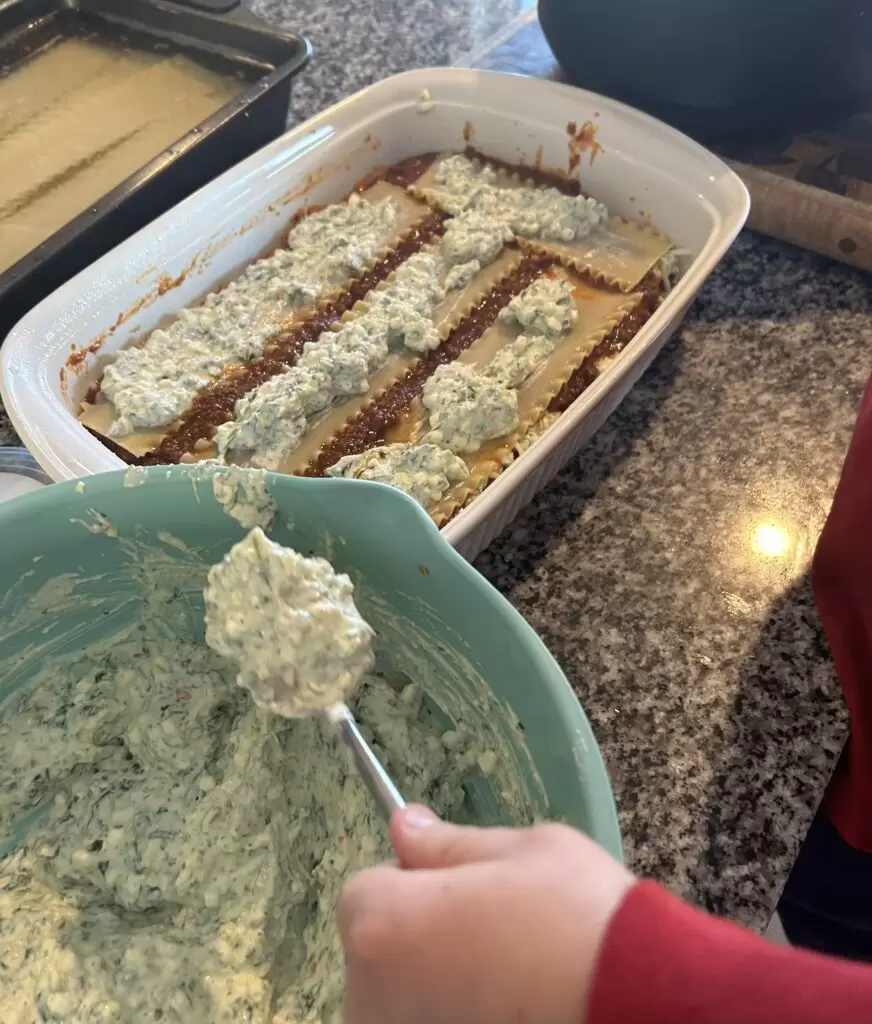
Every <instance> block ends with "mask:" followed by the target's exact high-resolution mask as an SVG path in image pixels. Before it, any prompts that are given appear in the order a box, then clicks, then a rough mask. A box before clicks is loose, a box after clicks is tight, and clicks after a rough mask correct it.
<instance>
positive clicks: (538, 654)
mask: <svg viewBox="0 0 872 1024" xmlns="http://www.w3.org/2000/svg"><path fill="white" fill-rule="evenodd" d="M221 468H223V467H220V466H218V465H216V466H215V467H214V469H213V470H212V472H214V471H220V469H221ZM192 470H193V473H192ZM128 472H129V470H113V471H111V472H108V473H100V474H96V475H94V476H88V477H86V478H84V480H82V481H77V480H67V481H64V482H63V483H56V484H51V485H49V486H47V487H42V488H40V489H39V490H36V491H31V492H29V493H26V494H22V495H20V496H18V497H15V498H11V499H9V500H8V501H5V502H0V536H3V535H4V534H6V532H7V530H8V529H9V528H10V527H11V526H13V525H17V524H20V523H21V522H23V521H25V520H27V519H29V518H30V517H31V516H32V515H33V514H34V513H37V512H41V511H44V510H46V509H50V508H51V506H53V505H55V506H57V507H58V508H59V509H60V508H63V507H64V503H65V500H69V499H74V500H79V501H81V503H82V504H83V505H86V506H88V507H90V506H92V505H95V503H96V505H97V506H99V499H100V497H101V496H103V495H107V494H111V493H115V492H117V491H119V490H120V489H122V488H125V486H126V489H128V490H133V491H135V490H137V488H136V487H132V488H131V485H130V484H129V483H127V484H126V485H125V477H126V476H127V473H128ZM141 473H145V474H146V476H145V478H144V480H143V483H144V484H146V485H148V486H152V487H154V486H158V487H160V486H162V485H170V484H171V483H173V481H178V480H179V479H182V480H184V481H185V482H187V483H189V484H190V483H191V482H193V481H196V482H198V483H199V482H202V481H204V480H208V479H209V478H210V476H211V474H210V472H209V470H207V471H206V472H205V473H204V471H203V463H199V464H197V463H194V464H192V465H179V466H172V467H167V466H152V467H147V468H139V467H137V474H141ZM194 473H196V476H194V475H193V474H194ZM266 481H267V485H268V488H269V490H270V493H271V494H272V496H273V498H274V499H275V500H276V502H277V503H278V504H279V507H280V508H282V506H283V505H284V504H285V499H284V495H285V494H293V493H308V494H312V493H313V492H316V493H318V494H319V495H320V497H321V499H322V500H327V501H330V500H333V501H335V502H336V503H337V504H340V503H344V502H346V501H348V500H349V493H352V494H353V495H354V498H353V499H352V500H355V501H356V500H359V499H360V497H361V495H362V493H366V492H362V491H361V488H368V489H369V492H370V494H371V495H372V496H373V497H374V498H375V499H376V500H377V501H380V502H381V503H383V504H384V503H387V504H388V505H392V506H394V508H393V509H392V513H395V514H396V515H397V516H398V517H402V516H404V517H405V518H406V519H407V520H408V521H409V522H410V524H411V527H412V529H414V530H415V531H417V536H416V541H417V542H419V543H420V544H421V549H422V557H423V560H425V559H426V557H427V556H430V555H432V556H435V557H436V558H437V559H442V560H443V561H444V562H445V563H447V564H448V566H449V567H450V568H451V570H452V571H453V572H454V573H456V574H457V575H459V576H460V577H461V579H463V580H464V581H465V582H466V584H467V585H468V586H469V587H470V588H472V589H473V590H475V591H476V592H477V594H478V595H479V596H480V598H481V599H482V600H484V601H486V602H488V603H489V604H490V605H491V607H492V608H493V609H494V610H495V611H496V612H497V614H498V615H499V616H500V617H501V618H502V619H503V621H504V622H505V624H506V628H507V629H509V630H511V631H513V632H514V633H515V635H516V637H517V639H518V641H519V643H521V644H522V646H524V648H525V649H526V650H527V652H528V653H529V656H530V659H531V661H532V663H533V665H534V667H535V670H536V673H537V674H538V676H539V678H540V679H541V681H542V682H544V683H545V685H546V686H547V687H548V693H549V694H550V696H551V699H552V700H553V701H554V703H555V705H556V710H557V713H558V715H559V717H560V719H561V720H562V721H563V722H564V723H565V724H566V727H567V732H568V733H569V734H570V741H571V744H572V754H573V758H574V761H575V765H576V771H577V775H578V778H579V780H580V781H581V782H582V784H583V785H584V787H585V789H587V790H588V791H592V785H591V784H592V783H596V784H597V789H598V791H599V792H600V794H601V796H598V798H597V799H596V800H590V801H588V802H587V804H586V806H585V817H586V819H587V822H588V826H589V829H590V833H591V835H592V836H594V837H595V838H596V840H597V842H598V843H600V845H602V846H603V847H604V848H605V849H606V850H608V851H609V852H610V853H611V854H612V855H613V856H615V857H616V858H618V859H620V860H623V845H622V841H621V834H620V828H619V824H618V817H617V810H616V807H615V802H614V794H613V792H612V788H611V782H610V779H609V776H608V773H607V771H606V767H605V763H604V761H603V758H602V754H601V753H600V750H599V746H598V744H597V742H596V737H595V735H594V732H593V728H592V727H591V724H590V721H589V719H588V717H587V715H586V714H585V711H584V708H583V707H582V705H581V702H580V700H579V699H578V697H576V695H575V693H574V691H573V690H572V687H571V686H570V684H569V681H568V679H567V678H566V676H565V674H564V672H563V670H562V669H561V668H560V666H559V665H558V663H557V661H556V659H555V658H554V656H553V655H552V654H551V653H550V651H549V650H548V648H547V647H546V646H545V644H544V642H543V641H542V639H541V638H540V637H539V635H538V634H537V633H536V631H535V630H534V629H533V627H532V626H531V625H530V624H529V623H528V622H527V621H526V620H525V619H524V617H523V616H522V615H521V613H520V612H519V611H518V610H517V609H516V608H515V607H514V606H513V605H512V604H511V602H510V601H509V600H508V599H507V598H506V597H505V596H504V595H503V594H501V593H500V591H499V590H497V589H496V587H494V586H493V585H492V584H491V583H490V582H489V581H488V580H486V579H485V578H484V576H482V575H481V574H480V573H479V572H478V570H477V569H475V568H474V566H472V565H471V564H470V563H469V562H467V561H466V559H465V558H463V556H462V555H461V554H459V553H458V552H457V551H456V550H455V549H454V548H453V547H452V546H451V544H450V543H449V542H448V541H447V540H446V539H445V538H444V536H443V535H442V534H441V532H440V530H439V528H438V527H437V526H436V524H435V523H434V522H433V520H432V519H431V518H430V516H429V515H427V513H426V511H425V510H424V509H423V508H422V507H421V506H420V505H419V504H418V503H417V502H416V501H414V500H413V499H412V498H410V497H409V496H408V495H406V494H404V493H402V492H401V491H398V490H397V489H396V488H393V487H390V486H389V485H387V484H382V483H375V482H372V481H367V480H348V479H342V478H340V479H308V478H303V477H290V476H287V475H285V474H282V473H267V474H266ZM83 487H84V488H85V489H82V488H83ZM77 488H79V489H78V490H77ZM208 493H209V496H211V494H212V491H211V488H209V492H208ZM334 495H335V497H333V496H334ZM95 499H96V502H95ZM68 511H69V509H65V510H64V514H66V513H67V512H68ZM228 521H229V522H230V521H232V520H230V519H229V517H228ZM168 525H169V524H168Z"/></svg>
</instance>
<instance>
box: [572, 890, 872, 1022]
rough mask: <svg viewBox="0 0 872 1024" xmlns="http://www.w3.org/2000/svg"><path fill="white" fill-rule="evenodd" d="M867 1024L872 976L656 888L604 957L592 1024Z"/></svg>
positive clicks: (622, 917) (618, 919)
mask: <svg viewBox="0 0 872 1024" xmlns="http://www.w3.org/2000/svg"><path fill="white" fill-rule="evenodd" d="M641 1021H644V1022H645V1024H833V1022H838V1024H869V1022H872V967H867V966H864V965H860V964H853V963H849V962H847V961H843V960H837V959H834V958H829V957H823V956H818V955H816V954H814V953H807V952H803V951H800V950H797V949H793V948H791V947H783V946H774V945H772V944H771V943H769V942H767V941H766V940H764V939H762V938H760V937H759V936H758V935H755V934H753V933H752V932H749V931H746V930H745V929H743V928H740V927H738V926H737V925H735V924H731V923H729V922H727V921H723V920H719V919H717V918H714V917H710V916H709V915H708V914H704V913H702V912H701V911H698V910H694V909H693V908H691V907H689V906H687V905H686V904H684V903H682V902H681V900H679V899H677V898H676V897H675V896H673V895H671V894H670V893H669V892H667V891H666V890H665V889H663V888H661V887H660V886H659V885H657V884H655V883H654V882H639V883H638V884H637V885H635V886H634V887H633V888H632V889H631V890H630V892H629V893H628V894H627V896H626V898H625V899H624V902H623V903H622V904H621V906H620V907H619V908H618V910H617V912H616V913H615V916H614V917H613V918H612V921H611V923H610V925H609V928H608V931H607V933H606V936H605V939H604V940H603V945H602V948H601V949H600V954H599V959H598V961H597V967H596V972H595V974H594V980H593V985H592V986H591V992H590V998H589V1000H588V1007H587V1016H586V1024H639V1022H641Z"/></svg>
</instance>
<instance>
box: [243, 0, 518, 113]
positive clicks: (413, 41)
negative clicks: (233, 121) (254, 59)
mask: <svg viewBox="0 0 872 1024" xmlns="http://www.w3.org/2000/svg"><path fill="white" fill-rule="evenodd" d="M248 6H249V7H250V8H251V10H252V11H253V12H254V13H255V14H257V15H259V16H260V17H262V18H265V19H266V20H267V21H269V22H271V23H272V24H274V25H281V26H283V27H284V28H288V29H293V30H294V31H299V32H303V34H304V35H306V36H308V37H309V39H310V40H311V42H312V46H313V48H314V51H315V59H314V60H313V61H312V64H311V65H310V67H309V68H308V70H307V71H306V73H305V74H304V75H303V76H301V77H300V78H299V79H297V81H296V82H295V84H294V88H293V98H292V101H291V108H292V113H293V115H294V118H295V119H297V120H304V119H305V118H307V117H311V116H312V115H313V114H316V113H317V112H318V111H319V110H323V109H324V107H327V106H329V105H330V104H331V103H335V102H336V101H337V100H340V99H342V98H343V97H345V96H348V95H350V94H351V93H353V92H356V91H357V90H358V89H362V88H363V87H364V86H367V85H370V84H371V83H372V82H375V81H378V80H380V79H382V78H386V77H387V76H388V75H393V74H398V73H399V72H401V71H409V70H411V69H413V68H424V67H433V66H436V65H444V64H452V63H454V62H455V61H457V60H459V59H461V58H462V57H463V56H464V55H465V54H467V53H471V52H474V51H478V50H480V48H481V47H482V44H484V43H485V42H486V41H487V40H488V39H490V38H491V37H493V36H494V34H495V33H497V32H498V31H500V30H501V29H503V28H504V27H505V26H506V24H507V23H509V22H510V21H511V19H512V18H513V17H514V16H515V15H517V14H518V13H519V12H521V11H523V10H524V9H526V8H530V7H531V6H532V0H363V2H361V0H293V2H291V0H249V2H248Z"/></svg>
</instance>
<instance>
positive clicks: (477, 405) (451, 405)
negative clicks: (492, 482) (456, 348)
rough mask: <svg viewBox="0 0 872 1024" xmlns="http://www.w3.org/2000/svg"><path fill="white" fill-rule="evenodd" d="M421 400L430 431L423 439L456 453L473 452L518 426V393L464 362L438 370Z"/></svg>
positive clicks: (444, 366) (426, 386) (429, 381)
mask: <svg viewBox="0 0 872 1024" xmlns="http://www.w3.org/2000/svg"><path fill="white" fill-rule="evenodd" d="M421 401H422V402H423V403H424V408H425V409H426V410H427V411H428V412H429V414H430V427H431V428H432V429H431V430H430V431H429V433H428V434H427V436H426V440H428V441H430V442H432V443H434V444H442V445H445V447H446V448H450V449H451V451H453V452H457V453H458V454H462V453H463V452H476V451H478V449H479V448H481V446H482V445H483V444H484V443H485V441H489V440H491V439H492V438H494V437H503V436H504V435H505V434H508V433H510V432H511V431H512V430H514V429H515V427H516V426H517V425H518V396H517V394H516V393H515V392H514V391H511V390H510V389H509V388H507V387H504V386H503V385H502V384H501V383H499V381H496V380H493V379H491V378H489V377H486V376H485V375H484V374H483V373H477V372H476V371H475V369H474V368H473V367H471V366H467V365H466V364H465V363H448V364H446V365H443V366H440V367H438V368H437V369H436V372H435V373H434V374H433V376H432V377H431V378H430V379H429V380H428V381H427V383H426V384H425V385H424V394H423V396H422V398H421Z"/></svg>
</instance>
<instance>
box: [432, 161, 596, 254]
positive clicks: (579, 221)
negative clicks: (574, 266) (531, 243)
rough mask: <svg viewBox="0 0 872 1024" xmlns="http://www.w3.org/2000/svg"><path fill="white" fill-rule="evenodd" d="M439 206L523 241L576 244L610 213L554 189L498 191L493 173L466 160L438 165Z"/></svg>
mask: <svg viewBox="0 0 872 1024" xmlns="http://www.w3.org/2000/svg"><path fill="white" fill-rule="evenodd" d="M434 185H435V190H436V192H437V193H438V196H439V202H440V204H441V205H442V206H443V207H444V208H445V209H446V210H447V211H448V212H449V213H452V214H461V213H463V212H464V211H468V210H475V211H477V212H478V213H480V214H482V215H483V216H484V217H486V218H488V219H490V220H491V222H492V223H494V224H500V225H503V226H504V227H506V228H508V229H509V230H510V231H511V232H512V233H513V234H516V235H520V236H521V237H522V238H534V239H536V238H537V239H541V240H543V241H552V242H563V243H568V242H575V241H578V240H579V239H582V238H586V237H587V236H588V235H589V234H590V233H591V232H592V231H594V230H596V228H598V227H600V226H602V225H603V224H605V222H606V220H607V219H608V216H609V211H608V209H607V208H606V207H605V205H604V204H603V203H599V202H597V201H596V200H595V199H590V198H586V197H585V196H567V195H564V194H563V193H562V192H559V191H558V190H557V189H556V188H505V187H500V184H499V175H498V174H497V172H496V171H494V170H493V168H491V167H489V166H487V165H483V166H479V165H477V164H474V163H473V162H472V161H471V160H468V159H467V158H466V157H465V156H458V155H455V156H449V157H445V158H444V159H443V160H441V161H440V162H439V165H438V167H437V168H436V173H435V177H434Z"/></svg>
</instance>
